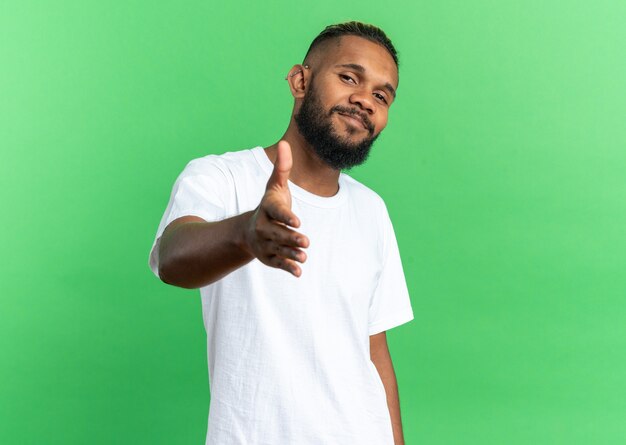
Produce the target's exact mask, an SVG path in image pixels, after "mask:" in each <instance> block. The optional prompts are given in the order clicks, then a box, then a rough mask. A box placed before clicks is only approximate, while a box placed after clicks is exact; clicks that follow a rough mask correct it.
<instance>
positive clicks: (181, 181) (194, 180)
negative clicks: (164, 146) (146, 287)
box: [148, 155, 232, 277]
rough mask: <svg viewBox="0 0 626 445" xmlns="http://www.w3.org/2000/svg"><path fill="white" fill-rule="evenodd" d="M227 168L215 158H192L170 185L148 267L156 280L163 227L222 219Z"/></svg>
mask: <svg viewBox="0 0 626 445" xmlns="http://www.w3.org/2000/svg"><path fill="white" fill-rule="evenodd" d="M226 172H227V169H226V168H225V167H224V166H223V165H220V164H219V163H218V160H217V159H216V157H215V156H212V155H209V156H205V157H204V158H198V159H194V160H192V161H191V162H189V163H188V164H187V166H185V168H184V169H183V171H182V172H181V173H180V175H179V176H178V178H177V179H176V181H175V182H174V186H173V187H172V193H171V195H170V200H169V202H168V204H167V207H166V209H165V213H164V214H163V217H162V218H161V222H160V223H159V227H158V229H157V232H156V235H155V237H154V241H153V243H152V248H151V249H150V255H149V259H148V264H149V266H150V269H151V270H152V272H153V273H154V274H155V275H156V276H157V277H159V242H160V241H161V235H162V234H163V232H164V231H165V229H166V227H167V226H168V225H169V223H171V222H172V221H174V220H175V219H177V218H180V217H182V216H198V217H200V218H202V219H204V220H205V221H219V220H222V219H224V218H225V217H226V212H227V203H228V200H229V197H230V194H231V193H232V192H231V191H230V190H231V186H230V181H229V176H228V174H227V173H226Z"/></svg>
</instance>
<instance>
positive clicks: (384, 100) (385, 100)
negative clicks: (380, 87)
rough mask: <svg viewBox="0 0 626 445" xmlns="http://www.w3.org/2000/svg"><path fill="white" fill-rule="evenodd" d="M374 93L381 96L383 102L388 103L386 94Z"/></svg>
mask: <svg viewBox="0 0 626 445" xmlns="http://www.w3.org/2000/svg"><path fill="white" fill-rule="evenodd" d="M374 95H375V96H378V97H380V100H382V101H383V102H385V103H387V99H385V96H383V95H382V94H380V93H374Z"/></svg>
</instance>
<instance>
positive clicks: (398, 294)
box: [369, 207, 413, 335]
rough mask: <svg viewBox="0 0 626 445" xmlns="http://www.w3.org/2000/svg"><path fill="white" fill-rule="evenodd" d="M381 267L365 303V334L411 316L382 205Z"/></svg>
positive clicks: (386, 215)
mask: <svg viewBox="0 0 626 445" xmlns="http://www.w3.org/2000/svg"><path fill="white" fill-rule="evenodd" d="M382 225H383V268H382V271H381V272H380V275H379V277H378V284H377V286H376V290H375V291H374V295H373V296H372V299H371V301H370V307H369V335H374V334H378V333H379V332H382V331H386V330H388V329H391V328H394V327H396V326H399V325H401V324H404V323H406V322H409V321H411V320H413V309H412V307H411V300H410V298H409V291H408V288H407V284H406V279H405V277H404V271H403V269H402V261H401V260H400V251H399V249H398V242H397V240H396V235H395V232H394V230H393V225H392V223H391V220H390V218H389V214H388V213H387V209H386V207H385V209H384V212H383V223H382Z"/></svg>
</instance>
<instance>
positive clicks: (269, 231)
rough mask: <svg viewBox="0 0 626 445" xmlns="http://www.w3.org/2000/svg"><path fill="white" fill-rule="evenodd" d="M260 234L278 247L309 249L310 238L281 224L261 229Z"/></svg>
mask: <svg viewBox="0 0 626 445" xmlns="http://www.w3.org/2000/svg"><path fill="white" fill-rule="evenodd" d="M258 233H259V235H260V236H261V237H262V238H264V239H266V240H268V241H270V242H273V243H275V244H278V245H283V246H289V247H299V248H307V247H309V238H308V237H307V236H306V235H303V234H301V233H300V232H296V231H295V230H293V229H290V228H288V227H285V226H281V225H279V224H269V225H267V226H264V227H261V228H260V229H259V231H258Z"/></svg>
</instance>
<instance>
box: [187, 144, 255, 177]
mask: <svg viewBox="0 0 626 445" xmlns="http://www.w3.org/2000/svg"><path fill="white" fill-rule="evenodd" d="M253 150H254V149H246V150H239V151H227V152H224V153H221V154H208V155H205V156H202V157H199V158H195V159H192V160H190V161H189V162H188V163H187V165H186V166H185V168H184V169H183V171H182V173H181V177H193V176H223V177H224V178H225V179H229V178H232V177H233V173H234V172H235V171H237V170H238V169H239V170H240V169H242V168H244V169H245V168H251V167H253V166H254V162H255V159H254V154H253Z"/></svg>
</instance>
